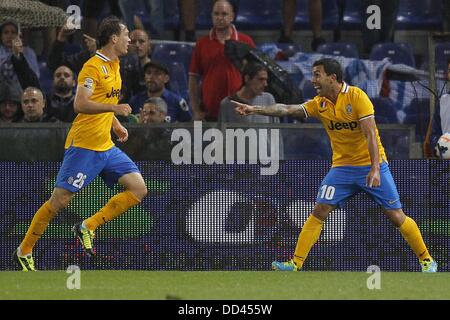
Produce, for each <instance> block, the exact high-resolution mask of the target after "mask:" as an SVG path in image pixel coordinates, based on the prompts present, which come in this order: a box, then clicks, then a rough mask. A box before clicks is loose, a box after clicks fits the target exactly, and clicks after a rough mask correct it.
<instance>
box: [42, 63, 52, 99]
mask: <svg viewBox="0 0 450 320" xmlns="http://www.w3.org/2000/svg"><path fill="white" fill-rule="evenodd" d="M38 63H39V73H40V77H39V84H40V85H41V89H42V92H43V93H44V95H48V94H50V93H51V91H52V85H53V74H52V71H51V70H50V69H49V68H47V63H46V62H38Z"/></svg>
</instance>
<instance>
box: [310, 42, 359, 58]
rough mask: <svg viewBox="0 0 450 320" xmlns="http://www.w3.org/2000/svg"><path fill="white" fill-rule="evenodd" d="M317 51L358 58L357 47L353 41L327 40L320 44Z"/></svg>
mask: <svg viewBox="0 0 450 320" xmlns="http://www.w3.org/2000/svg"><path fill="white" fill-rule="evenodd" d="M317 52H319V53H323V54H329V55H333V56H343V57H347V58H359V53H358V48H357V47H356V45H355V44H353V43H343V42H329V43H324V44H321V45H320V46H319V47H318V48H317Z"/></svg>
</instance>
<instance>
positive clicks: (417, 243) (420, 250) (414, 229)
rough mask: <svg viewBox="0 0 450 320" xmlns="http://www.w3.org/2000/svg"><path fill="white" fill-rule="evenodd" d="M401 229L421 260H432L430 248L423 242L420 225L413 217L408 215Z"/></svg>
mask: <svg viewBox="0 0 450 320" xmlns="http://www.w3.org/2000/svg"><path fill="white" fill-rule="evenodd" d="M399 230H400V232H401V234H402V236H403V238H405V240H406V242H408V244H409V246H410V247H411V249H412V250H413V251H414V253H415V254H416V256H417V258H419V260H420V261H422V260H424V259H430V260H432V258H431V256H430V254H429V253H428V249H427V247H426V246H425V243H424V242H423V239H422V234H421V233H420V230H419V227H418V226H417V224H416V222H415V221H414V220H413V219H411V218H410V217H408V216H407V217H406V219H405V221H404V222H403V224H402V225H401V226H400V228H399Z"/></svg>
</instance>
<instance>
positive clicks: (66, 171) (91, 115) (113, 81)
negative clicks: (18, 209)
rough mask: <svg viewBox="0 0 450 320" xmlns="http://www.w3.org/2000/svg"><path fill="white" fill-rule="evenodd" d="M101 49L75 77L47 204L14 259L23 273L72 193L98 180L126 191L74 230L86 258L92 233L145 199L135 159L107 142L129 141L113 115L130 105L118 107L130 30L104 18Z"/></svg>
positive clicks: (30, 268)
mask: <svg viewBox="0 0 450 320" xmlns="http://www.w3.org/2000/svg"><path fill="white" fill-rule="evenodd" d="M98 41H99V44H100V48H101V49H100V50H98V51H97V52H96V54H95V55H94V56H93V57H92V58H90V59H89V60H88V61H87V62H86V63H85V64H84V65H83V68H82V70H81V71H80V74H79V76H78V87H77V92H76V95H75V101H74V109H75V112H77V113H78V115H77V117H76V118H75V120H74V121H73V123H72V127H71V128H70V131H69V133H68V135H67V139H66V144H65V149H66V151H65V153H64V160H63V163H62V165H61V168H60V170H59V173H58V176H57V178H56V185H55V188H54V190H53V193H52V195H51V197H50V199H49V200H48V201H46V202H45V203H44V204H43V205H42V206H41V207H40V208H39V209H38V211H37V212H36V214H35V215H34V217H33V220H32V221H31V225H30V227H29V228H28V231H27V233H26V235H25V238H24V239H23V241H22V243H21V244H20V245H19V247H18V248H17V249H16V250H15V251H14V255H13V258H14V260H15V261H16V263H17V265H18V266H19V267H20V268H21V269H22V270H23V271H35V270H36V269H35V266H34V260H33V257H32V250H33V247H34V246H35V244H36V242H37V241H38V240H39V238H40V237H41V235H42V234H43V233H44V232H45V230H46V229H47V226H48V224H49V222H50V221H51V220H52V219H53V217H54V216H55V215H56V214H57V213H58V212H59V211H60V210H62V209H64V208H65V207H67V206H68V204H69V202H70V200H71V199H72V198H73V196H74V195H75V193H76V192H78V191H79V190H81V189H82V188H84V187H86V186H87V185H88V184H89V183H90V182H92V181H93V180H94V179H95V178H96V177H97V176H101V177H102V179H103V180H104V181H105V183H106V184H107V185H108V186H110V187H112V186H113V185H114V184H115V183H117V182H118V183H120V184H121V185H122V186H123V187H124V188H125V191H123V192H121V193H118V194H116V195H115V196H114V197H112V198H111V199H110V200H109V201H108V203H106V205H105V206H104V207H103V208H101V209H100V210H99V211H98V212H97V213H95V214H94V215H93V216H91V217H89V218H87V219H85V220H83V221H82V222H80V223H77V224H76V225H74V227H73V228H72V231H73V232H74V234H75V236H76V237H77V238H78V239H79V240H80V242H81V245H82V247H83V249H84V251H85V252H86V254H87V255H89V256H94V255H95V253H94V250H93V238H94V231H95V230H96V229H97V228H98V227H99V226H101V225H103V224H104V223H106V222H108V221H110V220H112V219H114V218H116V217H118V216H119V215H120V214H122V213H124V212H125V211H127V210H128V209H129V208H131V207H133V206H135V205H137V204H138V203H140V202H141V200H142V199H143V198H144V197H145V196H146V195H147V187H146V185H145V182H144V179H143V178H142V176H141V173H140V172H139V169H138V168H137V166H136V165H135V164H134V162H133V161H131V159H130V158H129V157H128V156H127V155H126V154H125V153H124V152H122V151H121V150H120V149H119V148H117V147H115V145H114V143H113V142H112V139H111V129H112V131H113V132H114V133H115V135H116V136H117V137H118V141H120V142H125V141H127V140H128V131H127V129H126V128H125V127H123V126H122V125H121V124H120V122H119V121H118V120H117V118H116V117H115V115H121V116H128V115H129V114H130V112H131V107H130V106H129V105H128V104H118V102H119V96H120V91H121V88H122V79H121V76H120V72H119V69H120V68H119V57H120V56H123V55H125V54H127V51H128V45H129V43H130V38H129V37H128V29H127V27H126V26H125V24H124V23H123V22H121V21H120V20H119V19H117V18H116V17H109V18H106V19H104V20H103V21H102V22H101V23H100V26H99V29H98Z"/></svg>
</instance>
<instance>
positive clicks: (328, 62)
mask: <svg viewBox="0 0 450 320" xmlns="http://www.w3.org/2000/svg"><path fill="white" fill-rule="evenodd" d="M317 66H323V69H324V70H325V73H326V74H327V76H329V75H332V74H335V75H336V80H337V82H339V83H341V82H342V77H343V75H342V68H341V65H340V64H339V62H337V60H335V59H331V58H324V59H320V60H317V61H316V62H314V64H313V67H317Z"/></svg>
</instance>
